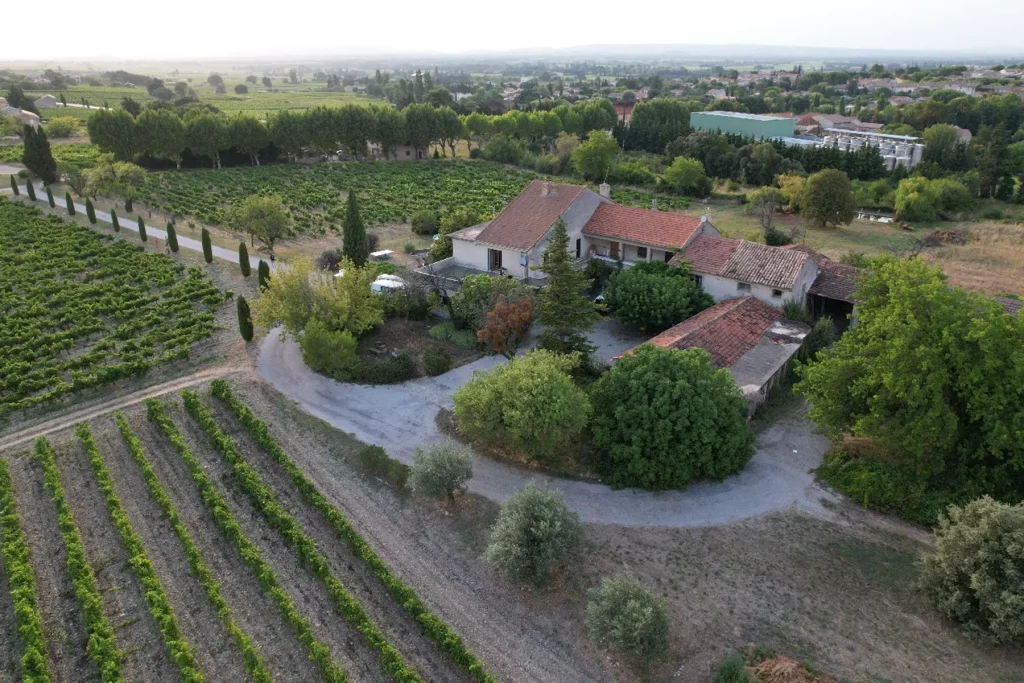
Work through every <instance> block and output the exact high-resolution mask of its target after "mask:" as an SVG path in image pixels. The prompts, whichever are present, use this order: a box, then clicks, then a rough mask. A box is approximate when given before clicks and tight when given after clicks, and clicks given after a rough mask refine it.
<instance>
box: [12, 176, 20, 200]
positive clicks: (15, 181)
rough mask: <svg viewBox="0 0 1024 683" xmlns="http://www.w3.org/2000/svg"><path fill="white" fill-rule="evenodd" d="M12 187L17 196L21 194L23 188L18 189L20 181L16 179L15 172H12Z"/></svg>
mask: <svg viewBox="0 0 1024 683" xmlns="http://www.w3.org/2000/svg"><path fill="white" fill-rule="evenodd" d="M11 189H12V190H14V196H15V197H17V196H18V195H20V194H21V190H19V189H18V181H17V179H15V177H14V174H13V173H12V174H11Z"/></svg>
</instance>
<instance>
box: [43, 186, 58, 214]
mask: <svg viewBox="0 0 1024 683" xmlns="http://www.w3.org/2000/svg"><path fill="white" fill-rule="evenodd" d="M46 201H47V202H49V203H50V208H51V209H54V208H56V207H57V202H55V201H53V191H52V190H50V188H49V187H47V188H46Z"/></svg>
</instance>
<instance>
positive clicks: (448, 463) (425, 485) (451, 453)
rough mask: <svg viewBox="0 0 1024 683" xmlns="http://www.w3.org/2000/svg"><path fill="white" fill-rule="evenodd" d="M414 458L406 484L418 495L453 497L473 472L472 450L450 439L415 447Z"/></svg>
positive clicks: (446, 498) (464, 485) (463, 489)
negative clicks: (424, 447)
mask: <svg viewBox="0 0 1024 683" xmlns="http://www.w3.org/2000/svg"><path fill="white" fill-rule="evenodd" d="M414 458H415V459H414V461H413V465H412V470H411V471H410V473H409V488H411V489H412V490H413V493H416V494H418V495H421V496H426V497H428V498H442V499H445V500H449V501H451V500H454V499H455V492H456V491H460V492H461V491H465V490H466V482H468V481H469V479H470V477H472V476H473V463H472V459H473V455H472V453H470V451H469V449H468V448H466V447H465V446H461V445H459V444H457V443H455V442H453V441H448V442H445V443H439V444H434V445H432V446H429V447H428V448H426V449H421V448H417V449H416V454H415V456H414Z"/></svg>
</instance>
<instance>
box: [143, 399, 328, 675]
mask: <svg viewBox="0 0 1024 683" xmlns="http://www.w3.org/2000/svg"><path fill="white" fill-rule="evenodd" d="M146 408H147V410H148V411H149V417H150V419H152V420H153V421H154V422H156V424H157V425H158V426H159V427H160V429H161V430H162V431H163V433H164V434H165V435H166V436H167V438H168V439H169V440H170V441H171V444H172V445H173V446H174V448H175V450H177V451H178V455H180V456H181V459H182V460H183V461H184V462H185V466H186V467H188V470H189V473H190V474H191V475H192V479H193V481H195V483H196V486H197V487H198V489H199V495H200V497H202V499H203V502H204V503H205V504H206V506H207V507H208V508H209V509H210V512H211V513H212V514H213V518H214V520H215V521H216V523H217V526H218V527H219V528H220V530H221V532H222V533H223V534H224V536H225V537H226V538H227V539H228V540H229V541H231V542H232V543H233V544H234V546H235V547H236V548H237V549H238V554H239V555H240V556H241V557H242V560H244V561H245V563H246V564H248V565H249V567H250V568H251V569H252V571H253V573H254V574H256V578H257V580H258V581H259V583H260V587H261V588H262V589H263V592H264V594H266V595H267V596H268V597H269V598H270V599H271V600H273V601H274V604H276V605H277V606H278V608H279V609H280V610H281V613H282V615H284V618H285V620H286V621H287V622H288V625H289V626H291V628H292V630H293V631H294V632H295V634H296V636H298V638H299V641H300V642H301V643H302V644H303V645H304V646H305V647H306V650H307V651H308V653H309V658H310V660H312V662H313V663H314V664H315V665H316V666H317V668H318V669H319V670H320V675H321V676H322V677H323V679H324V680H325V681H328V682H329V683H347V682H348V676H347V675H346V674H345V672H344V670H342V668H341V667H340V666H338V665H337V664H335V663H334V662H333V661H332V660H331V653H330V650H329V649H328V648H327V646H326V645H324V644H323V643H321V642H320V641H319V640H317V638H316V636H314V635H313V627H312V626H311V625H310V623H309V620H308V619H306V618H305V617H303V616H302V615H301V614H299V612H298V610H297V609H296V608H295V602H294V601H293V600H292V599H291V597H290V596H289V595H288V593H286V592H285V591H284V589H283V588H281V584H280V582H279V581H278V580H277V576H276V575H275V574H274V570H273V568H272V567H271V566H270V564H269V563H268V562H267V561H266V560H265V559H263V554H262V553H261V552H260V550H259V548H257V547H256V545H255V544H254V543H253V542H252V541H250V540H249V538H248V537H246V535H245V534H244V532H243V531H242V528H241V527H240V526H239V525H238V522H237V521H236V520H235V516H234V515H233V514H232V513H231V510H230V509H228V506H227V503H226V502H225V501H224V498H223V497H222V496H221V495H220V494H219V493H218V492H217V489H216V488H215V487H214V485H213V482H211V481H210V479H209V477H207V476H206V473H205V472H204V471H203V466H202V464H201V463H200V462H199V460H198V459H196V457H195V455H193V454H192V451H191V450H190V449H189V447H188V444H186V443H185V439H184V437H182V435H181V432H179V431H178V428H177V427H176V426H175V425H174V421H173V420H171V418H169V417H168V416H167V413H166V412H165V411H164V409H163V406H162V405H161V404H160V402H159V401H158V400H156V399H153V398H151V399H147V400H146Z"/></svg>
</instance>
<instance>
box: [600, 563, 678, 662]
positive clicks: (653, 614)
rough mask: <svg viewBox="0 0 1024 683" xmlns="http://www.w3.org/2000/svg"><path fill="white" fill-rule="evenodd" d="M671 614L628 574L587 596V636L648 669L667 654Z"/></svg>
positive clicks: (660, 600) (611, 579)
mask: <svg viewBox="0 0 1024 683" xmlns="http://www.w3.org/2000/svg"><path fill="white" fill-rule="evenodd" d="M668 631H669V623H668V610H667V608H666V607H665V600H664V599H663V598H659V597H658V596H656V595H654V593H652V592H651V591H650V590H649V589H648V588H647V587H646V586H644V585H643V584H642V583H640V582H639V581H638V580H637V579H636V578H635V577H633V576H632V575H631V574H629V573H625V574H620V575H619V576H615V577H612V578H610V579H605V580H604V581H602V582H601V585H600V586H599V587H598V588H593V589H591V590H590V592H589V593H588V594H587V635H588V636H590V638H591V639H592V640H595V641H597V642H598V643H601V644H602V645H611V646H612V647H614V648H616V649H618V650H621V651H622V652H624V653H626V654H627V655H629V656H631V657H633V658H635V659H636V660H638V661H639V662H640V663H641V664H643V665H644V667H645V668H646V666H647V665H648V664H649V663H650V662H651V661H652V660H655V659H659V658H660V657H663V656H664V655H665V653H666V652H667V651H668Z"/></svg>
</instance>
